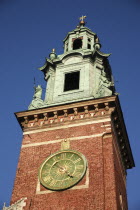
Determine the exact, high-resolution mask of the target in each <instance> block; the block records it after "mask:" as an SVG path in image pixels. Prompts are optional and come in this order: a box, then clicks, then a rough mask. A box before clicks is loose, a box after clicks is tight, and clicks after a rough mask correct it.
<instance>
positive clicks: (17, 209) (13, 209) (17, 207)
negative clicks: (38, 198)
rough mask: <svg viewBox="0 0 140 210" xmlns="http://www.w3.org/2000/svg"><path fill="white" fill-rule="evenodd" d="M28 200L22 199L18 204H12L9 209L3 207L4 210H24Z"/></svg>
mask: <svg viewBox="0 0 140 210" xmlns="http://www.w3.org/2000/svg"><path fill="white" fill-rule="evenodd" d="M26 199H27V198H21V199H20V200H18V201H17V202H16V203H14V204H12V205H11V206H9V207H6V206H5V203H4V206H3V209H2V210H23V208H24V206H26Z"/></svg>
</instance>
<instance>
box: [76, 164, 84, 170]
mask: <svg viewBox="0 0 140 210" xmlns="http://www.w3.org/2000/svg"><path fill="white" fill-rule="evenodd" d="M83 167H84V166H83V165H76V169H77V170H81V169H83Z"/></svg>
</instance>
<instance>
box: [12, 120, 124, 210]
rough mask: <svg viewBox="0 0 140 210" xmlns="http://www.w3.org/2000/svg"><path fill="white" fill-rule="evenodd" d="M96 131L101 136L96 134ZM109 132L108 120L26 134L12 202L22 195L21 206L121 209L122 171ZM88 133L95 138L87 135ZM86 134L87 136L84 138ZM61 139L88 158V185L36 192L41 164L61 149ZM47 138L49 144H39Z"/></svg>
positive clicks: (47, 209)
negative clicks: (23, 199)
mask: <svg viewBox="0 0 140 210" xmlns="http://www.w3.org/2000/svg"><path fill="white" fill-rule="evenodd" d="M77 123H78V121H77ZM67 124H68V123H67ZM104 133H106V134H104ZM97 134H100V136H98V137H96V135H97ZM112 134H113V129H112V128H111V119H110V122H108V121H107V122H106V121H105V122H101V123H98V122H97V123H94V124H92V123H91V124H88V125H86V124H85V125H82V126H81V125H79V126H76V127H75V126H74V127H65V128H64V129H62V128H61V129H57V130H55V128H54V129H53V130H48V131H43V132H38V133H33V134H25V135H24V137H23V142H22V145H26V147H24V146H23V147H22V149H21V154H20V159H19V163H18V169H17V174H16V179H15V184H14V189H13V194H12V199H11V204H12V203H14V202H16V201H17V200H19V199H21V198H22V197H27V201H26V206H25V207H24V209H33V210H38V209H39V210H56V209H57V210H65V209H68V210H76V209H79V210H86V209H88V210H90V209H91V210H92V209H96V210H102V209H106V210H110V209H114V210H115V209H121V207H120V197H119V196H120V194H122V195H123V197H124V198H126V190H125V172H124V170H122V165H121V159H120V154H119V152H118V150H117V149H115V147H116V142H115V137H112ZM91 135H92V136H94V135H95V137H91V138H90V136H91ZM85 136H86V137H87V136H89V138H84V137H85ZM78 137H81V138H78ZM74 138H75V140H74ZM60 139H73V140H70V148H71V149H73V150H77V151H79V152H81V153H83V154H84V155H85V157H86V158H87V161H88V169H89V186H88V187H87V188H83V189H82V187H81V189H73V188H72V189H69V190H65V191H60V192H52V193H44V194H37V193H36V188H37V183H38V169H39V167H40V164H41V163H42V161H44V159H45V158H46V157H47V156H49V155H50V154H52V153H54V152H56V151H58V150H60V148H61V142H60V141H59V140H60ZM49 141H50V143H49V144H44V145H39V143H43V142H49ZM51 142H52V143H51ZM34 143H38V145H34ZM28 144H29V145H30V146H29V147H28ZM116 153H117V154H116ZM122 176H123V178H122ZM85 178H86V177H84V178H83V179H82V180H81V181H80V182H79V183H78V185H79V186H83V185H84V183H85V181H86V180H85ZM45 190H46V189H44V187H42V188H41V191H43V192H45ZM123 205H124V206H125V207H126V206H127V204H126V201H125V199H123Z"/></svg>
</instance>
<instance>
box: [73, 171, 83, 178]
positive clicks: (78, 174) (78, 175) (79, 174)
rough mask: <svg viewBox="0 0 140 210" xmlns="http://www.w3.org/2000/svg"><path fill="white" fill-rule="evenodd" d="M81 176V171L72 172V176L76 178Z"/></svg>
mask: <svg viewBox="0 0 140 210" xmlns="http://www.w3.org/2000/svg"><path fill="white" fill-rule="evenodd" d="M80 176H81V173H80V172H76V173H74V175H73V177H76V178H79V177H80Z"/></svg>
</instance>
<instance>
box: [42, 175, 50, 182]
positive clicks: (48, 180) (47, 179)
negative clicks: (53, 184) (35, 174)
mask: <svg viewBox="0 0 140 210" xmlns="http://www.w3.org/2000/svg"><path fill="white" fill-rule="evenodd" d="M43 180H44V182H50V181H51V180H52V178H51V177H50V176H46V177H44V178H43Z"/></svg>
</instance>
